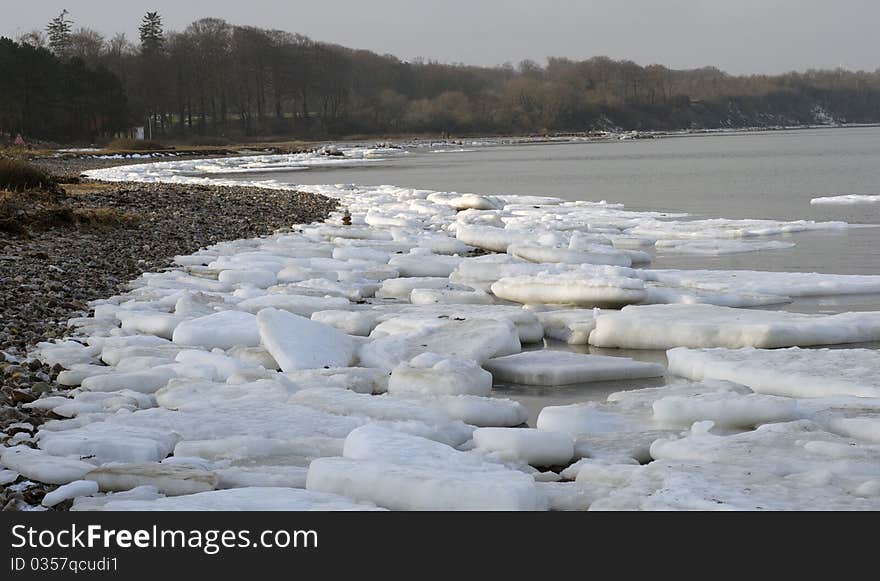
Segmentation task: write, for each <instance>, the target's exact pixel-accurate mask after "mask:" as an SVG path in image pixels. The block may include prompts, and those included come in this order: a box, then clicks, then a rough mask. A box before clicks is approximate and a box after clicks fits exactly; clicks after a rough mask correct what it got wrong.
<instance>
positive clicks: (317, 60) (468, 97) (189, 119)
mask: <svg viewBox="0 0 880 581" xmlns="http://www.w3.org/2000/svg"><path fill="white" fill-rule="evenodd" d="M73 24H74V23H73V21H72V20H71V19H70V18H69V15H68V13H67V11H64V12H62V13H61V14H60V15H59V16H58V17H56V18H55V19H53V20H52V21H51V22H50V23H49V24H48V25H47V27H46V30H45V31H34V32H32V33H29V34H26V35H23V36H22V37H21V38H19V39H17V41H12V40H10V39H2V40H0V133H5V134H7V135H11V134H14V133H22V134H24V135H28V136H32V137H37V138H43V139H54V140H96V139H101V138H103V137H107V136H110V135H113V134H114V133H116V132H119V131H122V130H125V129H126V128H129V127H131V126H145V127H146V132H147V136H148V137H149V136H150V134H152V137H153V138H156V139H163V138H173V139H190V140H194V141H198V140H202V141H203V142H209V141H210V140H212V139H214V140H218V139H245V138H253V137H261V136H277V137H299V138H319V137H329V136H341V135H353V134H365V135H366V134H402V133H431V134H437V133H444V134H468V133H470V134H474V133H486V134H502V133H548V132H556V133H559V132H582V131H590V130H601V129H612V128H614V129H627V130H630V129H636V130H667V129H669V130H671V129H686V128H721V127H749V126H770V125H799V124H809V123H816V122H828V121H832V120H833V121H837V122H849V123H874V122H878V121H880V69H878V70H877V71H874V72H864V71H859V72H851V71H846V70H842V69H838V70H822V71H819V70H810V71H806V72H803V73H795V72H793V73H788V74H784V75H777V76H767V75H751V76H734V75H729V74H726V73H724V72H722V71H720V70H718V69H716V68H711V67H710V68H702V69H695V70H674V69H669V68H667V67H664V66H661V65H649V66H639V65H638V64H636V63H634V62H631V61H626V60H622V61H619V60H612V59H609V58H607V57H595V58H591V59H588V60H583V61H575V60H569V59H564V58H551V59H549V60H548V61H547V63H546V65H539V64H537V63H535V62H533V61H523V62H521V63H519V64H518V65H516V66H513V65H510V64H506V65H503V66H499V67H493V68H490V67H475V66H467V65H464V64H442V63H437V62H424V61H421V60H416V61H413V62H406V61H402V60H400V59H398V58H396V57H394V56H392V55H379V54H376V53H373V52H370V51H366V50H357V49H351V48H347V47H343V46H339V45H334V44H328V43H323V42H317V41H314V40H312V39H310V38H308V37H305V36H302V35H299V34H292V33H288V32H283V31H280V30H265V29H260V28H255V27H250V26H236V25H232V24H229V23H228V22H226V21H224V20H221V19H217V18H203V19H201V20H197V21H195V22H193V23H192V24H190V25H189V26H188V27H186V28H185V29H184V30H182V31H166V30H165V29H164V27H163V24H162V17H161V15H160V14H158V13H156V12H148V13H147V14H145V15H144V16H143V18H142V20H141V26H140V28H139V37H138V39H137V42H131V41H129V40H128V39H127V38H126V37H125V35H123V34H117V35H116V36H113V37H112V38H105V37H104V36H102V35H101V34H99V33H98V32H96V31H94V30H91V29H89V28H84V27H80V28H76V29H75V28H74V26H73Z"/></svg>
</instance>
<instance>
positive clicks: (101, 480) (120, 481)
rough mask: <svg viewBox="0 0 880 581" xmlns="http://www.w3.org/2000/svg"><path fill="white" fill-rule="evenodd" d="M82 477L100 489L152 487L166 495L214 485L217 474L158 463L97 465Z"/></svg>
mask: <svg viewBox="0 0 880 581" xmlns="http://www.w3.org/2000/svg"><path fill="white" fill-rule="evenodd" d="M85 478H86V480H92V481H94V482H96V483H97V484H98V486H99V487H100V489H101V490H102V491H104V492H107V491H111V492H117V491H121V490H131V489H132V488H137V487H138V486H154V487H156V489H158V490H159V492H161V493H162V494H165V495H168V496H178V495H183V494H196V493H199V492H205V491H208V490H213V489H214V488H215V487H216V486H217V475H216V474H214V473H213V472H209V471H207V470H200V469H198V468H192V467H189V466H182V465H174V464H160V463H158V462H154V463H144V464H112V465H108V466H101V467H100V468H95V469H94V470H92V471H91V472H89V473H88V474H86V476H85Z"/></svg>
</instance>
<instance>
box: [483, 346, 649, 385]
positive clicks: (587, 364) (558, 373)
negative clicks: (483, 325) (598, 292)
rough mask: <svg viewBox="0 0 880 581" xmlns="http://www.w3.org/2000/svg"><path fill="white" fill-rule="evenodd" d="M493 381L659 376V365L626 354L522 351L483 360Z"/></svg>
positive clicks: (544, 382)
mask: <svg viewBox="0 0 880 581" xmlns="http://www.w3.org/2000/svg"><path fill="white" fill-rule="evenodd" d="M485 367H486V369H487V370H488V371H489V372H490V373H492V376H493V377H494V378H495V380H496V381H505V382H509V383H522V384H527V385H568V384H572V383H585V382H589V381H610V380H617V379H640V378H645V377H660V376H662V375H663V374H664V373H665V369H664V368H663V366H662V365H658V364H656V363H644V362H642V361H635V360H633V359H629V358H626V357H608V356H605V355H583V354H580V353H571V352H568V351H550V350H542V351H526V352H524V353H517V354H515V355H508V356H506V357H498V358H495V359H490V360H489V361H487V362H486V363H485Z"/></svg>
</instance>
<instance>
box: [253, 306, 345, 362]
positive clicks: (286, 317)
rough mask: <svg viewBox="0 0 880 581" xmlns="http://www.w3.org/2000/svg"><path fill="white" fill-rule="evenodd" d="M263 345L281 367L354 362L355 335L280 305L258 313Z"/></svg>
mask: <svg viewBox="0 0 880 581" xmlns="http://www.w3.org/2000/svg"><path fill="white" fill-rule="evenodd" d="M257 321H258V324H259V331H260V335H261V337H262V341H263V345H264V346H265V347H266V350H267V351H268V352H269V353H270V354H271V355H272V357H273V358H274V359H275V361H277V362H278V365H280V366H281V369H282V370H284V371H293V370H296V369H314V368H318V367H347V366H348V365H350V364H351V363H352V359H353V357H354V352H355V345H354V342H353V341H352V339H351V338H350V337H349V336H348V335H345V334H343V333H341V332H340V331H338V330H336V329H334V328H333V327H331V326H329V325H325V324H323V323H318V322H315V321H312V320H310V319H306V318H305V317H300V316H298V315H294V314H292V313H289V312H287V311H280V310H278V309H264V310H262V311H260V312H259V313H258V314H257Z"/></svg>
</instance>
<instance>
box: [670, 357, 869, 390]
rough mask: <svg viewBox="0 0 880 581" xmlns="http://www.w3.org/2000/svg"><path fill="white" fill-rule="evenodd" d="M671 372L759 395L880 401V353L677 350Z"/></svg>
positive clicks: (671, 359)
mask: <svg viewBox="0 0 880 581" xmlns="http://www.w3.org/2000/svg"><path fill="white" fill-rule="evenodd" d="M666 355H667V358H668V360H669V373H670V374H672V375H678V376H681V377H686V378H688V379H693V380H695V381H701V380H704V379H722V380H727V381H733V382H736V383H740V384H742V385H746V386H748V387H749V388H751V389H753V390H754V391H756V392H758V393H764V394H769V395H780V396H787V397H798V398H814V397H830V396H840V395H850V396H856V397H866V398H877V397H880V375H878V373H877V370H878V369H880V351H876V350H874V349H799V348H797V347H795V348H791V349H774V350H766V349H750V348H746V349H736V350H733V349H685V348H677V349H671V350H669V351H668V352H667V354H666Z"/></svg>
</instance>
